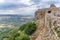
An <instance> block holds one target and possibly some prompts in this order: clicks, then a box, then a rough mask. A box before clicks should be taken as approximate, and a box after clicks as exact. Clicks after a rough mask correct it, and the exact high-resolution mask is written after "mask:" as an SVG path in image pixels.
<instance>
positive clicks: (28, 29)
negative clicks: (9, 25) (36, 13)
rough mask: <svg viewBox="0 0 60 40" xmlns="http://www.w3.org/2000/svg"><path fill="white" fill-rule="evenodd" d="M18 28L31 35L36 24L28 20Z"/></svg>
mask: <svg viewBox="0 0 60 40" xmlns="http://www.w3.org/2000/svg"><path fill="white" fill-rule="evenodd" d="M20 30H21V31H23V32H25V33H26V34H28V35H31V34H32V33H33V32H34V31H35V30H36V24H35V23H34V22H28V23H26V24H24V25H22V26H21V27H20Z"/></svg>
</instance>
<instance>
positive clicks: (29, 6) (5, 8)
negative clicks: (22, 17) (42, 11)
mask: <svg viewBox="0 0 60 40" xmlns="http://www.w3.org/2000/svg"><path fill="white" fill-rule="evenodd" d="M0 2H1V3H0V13H3V14H5V13H7V14H34V12H35V11H36V10H37V9H39V8H46V7H49V5H50V4H55V5H56V6H58V7H59V4H60V0H58V1H57V0H2V1H1V0H0ZM1 10H2V11H1Z"/></svg>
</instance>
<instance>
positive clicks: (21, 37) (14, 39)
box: [1, 22, 36, 40]
mask: <svg viewBox="0 0 60 40" xmlns="http://www.w3.org/2000/svg"><path fill="white" fill-rule="evenodd" d="M35 30H36V25H35V23H34V22H28V23H26V24H23V25H22V26H20V27H16V28H14V29H12V30H10V31H9V32H8V33H6V34H5V35H4V36H3V37H2V39H1V40H30V38H29V36H30V35H31V34H32V33H33V32H34V31H35Z"/></svg>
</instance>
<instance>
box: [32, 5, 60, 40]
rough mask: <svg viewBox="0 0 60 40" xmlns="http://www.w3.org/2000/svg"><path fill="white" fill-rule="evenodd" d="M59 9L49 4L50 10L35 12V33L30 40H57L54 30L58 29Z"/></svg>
mask: <svg viewBox="0 0 60 40" xmlns="http://www.w3.org/2000/svg"><path fill="white" fill-rule="evenodd" d="M59 17H60V8H57V7H56V6H55V5H54V4H51V6H50V8H44V9H38V10H37V11H36V12H35V23H36V27H37V29H36V31H35V32H34V33H33V34H32V35H31V40H59V37H58V35H57V33H56V31H55V30H54V28H55V27H58V24H59V27H60V23H58V22H60V21H58V20H60V18H59Z"/></svg>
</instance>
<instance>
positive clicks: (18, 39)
mask: <svg viewBox="0 0 60 40" xmlns="http://www.w3.org/2000/svg"><path fill="white" fill-rule="evenodd" d="M18 33H20V36H17V37H15V40H30V38H29V36H28V35H27V34H25V33H24V32H20V31H18Z"/></svg>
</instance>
